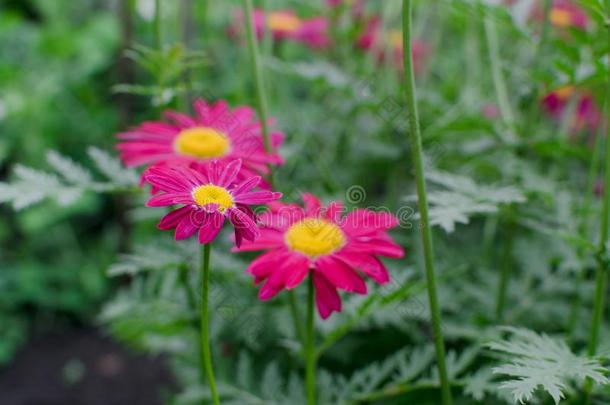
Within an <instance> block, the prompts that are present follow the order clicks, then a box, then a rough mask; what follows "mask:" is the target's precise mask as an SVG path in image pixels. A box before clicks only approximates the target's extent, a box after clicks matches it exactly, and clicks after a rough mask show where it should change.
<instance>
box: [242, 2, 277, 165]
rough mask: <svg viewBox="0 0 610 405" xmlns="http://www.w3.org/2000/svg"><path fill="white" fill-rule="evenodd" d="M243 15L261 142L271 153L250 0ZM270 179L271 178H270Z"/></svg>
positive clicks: (265, 99) (265, 98)
mask: <svg viewBox="0 0 610 405" xmlns="http://www.w3.org/2000/svg"><path fill="white" fill-rule="evenodd" d="M243 2H244V15H245V18H246V31H247V37H248V49H249V51H250V59H251V60H252V74H253V76H254V78H255V80H256V104H257V109H258V116H259V119H260V120H261V127H262V130H263V141H264V143H265V151H266V152H267V153H271V152H272V151H273V147H272V145H271V136H270V135H269V125H268V122H267V117H268V116H269V108H268V104H267V93H266V89H265V75H264V73H263V69H262V67H261V62H260V54H259V49H258V39H257V38H256V31H255V29H254V23H253V20H254V17H253V15H254V11H253V8H252V0H243ZM270 177H272V176H270Z"/></svg>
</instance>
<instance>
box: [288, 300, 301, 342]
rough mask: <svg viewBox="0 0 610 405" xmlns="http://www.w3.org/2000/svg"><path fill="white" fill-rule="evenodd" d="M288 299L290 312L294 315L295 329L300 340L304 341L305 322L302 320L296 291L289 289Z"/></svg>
mask: <svg viewBox="0 0 610 405" xmlns="http://www.w3.org/2000/svg"><path fill="white" fill-rule="evenodd" d="M289 293H290V294H288V301H289V304H290V313H291V315H292V321H293V322H294V331H295V333H296V335H297V339H298V340H299V342H303V339H305V331H304V330H303V324H302V322H301V315H300V314H299V308H298V307H297V299H296V297H295V295H294V291H289Z"/></svg>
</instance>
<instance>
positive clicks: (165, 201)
mask: <svg viewBox="0 0 610 405" xmlns="http://www.w3.org/2000/svg"><path fill="white" fill-rule="evenodd" d="M175 204H187V205H188V204H193V197H192V196H191V195H190V194H185V193H166V194H157V195H154V196H152V197H151V198H150V200H148V202H147V203H146V206H148V207H165V206H168V205H175Z"/></svg>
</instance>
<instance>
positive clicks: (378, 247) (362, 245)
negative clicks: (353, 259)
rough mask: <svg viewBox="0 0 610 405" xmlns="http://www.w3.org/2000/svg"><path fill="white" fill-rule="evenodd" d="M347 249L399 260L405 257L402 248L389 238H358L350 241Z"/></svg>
mask: <svg viewBox="0 0 610 405" xmlns="http://www.w3.org/2000/svg"><path fill="white" fill-rule="evenodd" d="M349 248H350V250H352V249H353V250H356V251H360V252H362V253H369V254H374V255H380V256H385V257H392V258H395V259H399V258H401V257H403V256H404V255H405V252H404V250H403V248H402V247H401V246H400V245H398V244H396V243H394V242H393V241H392V240H390V239H389V238H387V239H379V238H360V239H357V240H356V241H352V242H351V243H350V245H349Z"/></svg>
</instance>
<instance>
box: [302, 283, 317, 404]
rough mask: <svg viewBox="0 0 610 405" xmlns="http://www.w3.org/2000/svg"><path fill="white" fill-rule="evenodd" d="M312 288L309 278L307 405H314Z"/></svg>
mask: <svg viewBox="0 0 610 405" xmlns="http://www.w3.org/2000/svg"><path fill="white" fill-rule="evenodd" d="M314 310H315V308H314V287H313V276H312V275H310V276H309V281H308V288H307V324H306V329H307V330H306V333H307V335H306V336H305V347H304V351H303V356H304V357H305V386H306V392H307V405H315V404H316V352H315V347H314Z"/></svg>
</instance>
